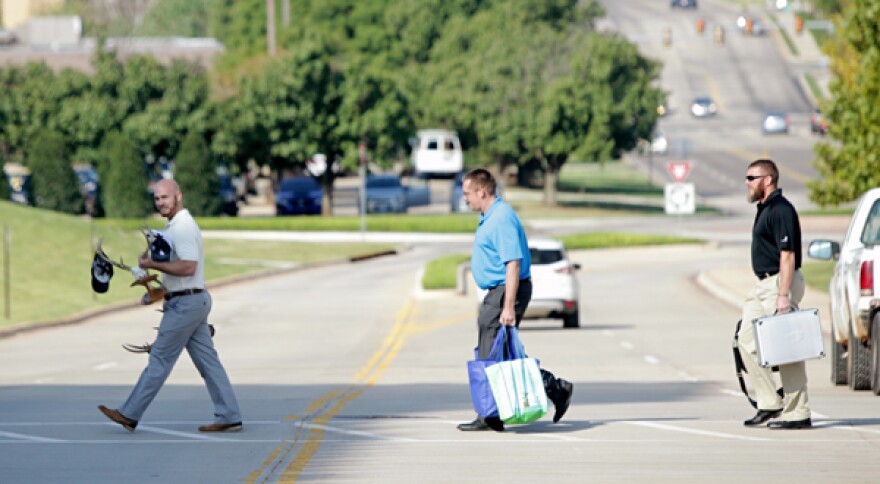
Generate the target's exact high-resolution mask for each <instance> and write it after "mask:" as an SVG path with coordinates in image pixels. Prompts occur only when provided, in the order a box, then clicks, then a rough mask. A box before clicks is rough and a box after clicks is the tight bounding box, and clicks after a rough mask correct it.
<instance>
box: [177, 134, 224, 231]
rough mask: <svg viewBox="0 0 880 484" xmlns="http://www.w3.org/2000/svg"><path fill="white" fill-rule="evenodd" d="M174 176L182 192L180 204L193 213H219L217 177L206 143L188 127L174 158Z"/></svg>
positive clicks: (220, 205)
mask: <svg viewBox="0 0 880 484" xmlns="http://www.w3.org/2000/svg"><path fill="white" fill-rule="evenodd" d="M174 179H175V180H176V181H177V184H178V185H180V191H181V192H182V193H183V204H184V205H185V206H186V208H188V209H189V211H190V212H191V213H192V214H193V215H194V216H211V215H220V212H221V211H222V209H223V206H222V200H221V199H220V178H219V177H218V175H217V167H216V166H215V164H214V160H213V157H212V156H211V152H210V150H209V149H208V144H207V143H205V140H204V138H202V136H201V135H200V134H198V133H196V132H195V131H190V132H189V133H188V134H187V135H186V138H184V140H183V144H181V145H180V151H179V152H178V153H177V158H176V159H175V171H174Z"/></svg>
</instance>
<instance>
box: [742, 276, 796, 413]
mask: <svg viewBox="0 0 880 484" xmlns="http://www.w3.org/2000/svg"><path fill="white" fill-rule="evenodd" d="M778 294H779V275H775V276H770V277H768V278H766V279H764V280H761V281H758V283H757V284H755V287H754V288H752V291H751V292H750V293H749V296H748V298H746V302H745V304H743V309H742V325H741V326H740V330H739V350H740V354H741V355H742V359H743V364H744V365H745V367H746V371H747V372H748V373H749V377H750V379H751V382H752V387H753V388H754V389H755V393H756V400H757V401H758V408H759V409H761V410H776V409H780V408H781V409H782V416H781V419H782V420H803V419H807V418H810V402H809V398H808V397H807V368H806V365H805V364H804V362H803V361H800V362H797V363H791V364H788V365H780V366H779V376H780V378H781V379H782V390H783V392H784V393H785V401H784V402H783V401H782V400H781V399H780V398H779V395H778V394H777V393H776V383H775V382H774V380H773V371H772V369H770V368H764V367H762V366H761V365H759V364H758V348H757V345H756V344H755V332H754V327H753V325H752V320H753V319H756V318H760V317H762V316H766V315H768V314H773V313H774V312H775V311H776V296H777V295H778ZM803 297H804V277H803V275H801V273H800V271H795V273H794V278H793V280H792V282H791V294H790V298H791V302H792V304H795V305H797V304H800V302H801V299H803ZM783 404H784V405H783Z"/></svg>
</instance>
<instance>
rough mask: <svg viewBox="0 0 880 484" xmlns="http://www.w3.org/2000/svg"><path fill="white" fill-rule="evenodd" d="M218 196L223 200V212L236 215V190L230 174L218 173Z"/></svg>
mask: <svg viewBox="0 0 880 484" xmlns="http://www.w3.org/2000/svg"><path fill="white" fill-rule="evenodd" d="M220 198H221V199H222V200H223V213H225V214H226V215H229V216H232V217H235V216H236V215H238V190H236V188H235V185H234V184H233V183H232V176H231V175H220Z"/></svg>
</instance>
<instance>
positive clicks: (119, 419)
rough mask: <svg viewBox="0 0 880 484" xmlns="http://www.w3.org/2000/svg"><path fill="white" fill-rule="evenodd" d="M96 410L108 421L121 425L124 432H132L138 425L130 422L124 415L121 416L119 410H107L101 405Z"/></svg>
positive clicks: (133, 421)
mask: <svg viewBox="0 0 880 484" xmlns="http://www.w3.org/2000/svg"><path fill="white" fill-rule="evenodd" d="M98 410H100V411H101V413H103V414H104V415H106V416H107V418H109V419H110V420H112V421H114V422H116V423H118V424H119V425H122V426H123V427H124V428H125V430H128V431H129V432H134V429H135V427H137V425H138V423H137V420H132V419H130V418H128V417H126V416H125V415H122V414H121V413H119V410H116V409H115V408H107V407H105V406H103V405H98Z"/></svg>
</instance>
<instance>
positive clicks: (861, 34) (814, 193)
mask: <svg viewBox="0 0 880 484" xmlns="http://www.w3.org/2000/svg"><path fill="white" fill-rule="evenodd" d="M848 3H849V5H848V6H847V9H846V11H845V13H844V17H845V18H844V20H843V28H842V29H840V30H839V31H840V36H839V38H838V39H837V41H834V42H829V45H828V47H827V51H828V53H829V56H830V57H831V59H832V61H831V68H832V70H833V72H834V74H835V76H834V80H833V81H832V82H831V84H830V86H829V88H830V91H831V100H830V101H829V102H828V103H827V105H825V106H823V108H824V109H823V111H824V112H825V113H826V115H827V116H828V119H829V121H830V122H829V127H828V137H829V138H830V139H831V140H833V141H824V142H821V143H817V144H816V147H815V151H816V155H817V158H816V160H815V162H814V164H815V166H816V168H817V169H818V171H819V173H820V174H821V177H820V179H819V180H815V181H811V182H810V183H809V188H810V198H811V199H812V200H813V201H815V202H816V203H818V204H820V205H823V206H827V205H837V204H840V203H845V202H848V201H851V200H855V199H856V198H858V197H859V196H860V195H861V194H862V193H864V192H865V191H866V190H868V189H870V188H873V187H876V186H877V185H878V184H880V170H878V167H880V110H877V109H876V106H877V104H878V102H880V37H878V35H877V33H878V32H880V3H878V2H874V1H869V0H853V1H851V2H848Z"/></svg>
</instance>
